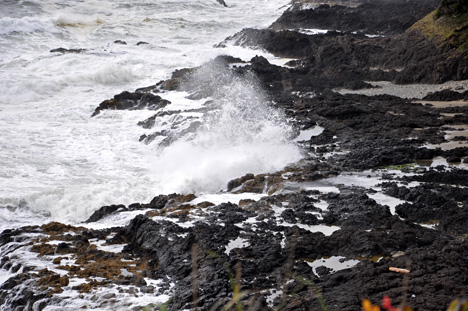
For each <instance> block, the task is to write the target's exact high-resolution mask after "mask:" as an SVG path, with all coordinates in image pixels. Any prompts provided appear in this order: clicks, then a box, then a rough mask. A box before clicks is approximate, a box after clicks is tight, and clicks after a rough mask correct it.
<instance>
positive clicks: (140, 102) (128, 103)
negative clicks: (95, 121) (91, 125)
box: [92, 92, 170, 117]
mask: <svg viewBox="0 0 468 311" xmlns="http://www.w3.org/2000/svg"><path fill="white" fill-rule="evenodd" d="M168 104H170V102H169V101H168V100H165V99H162V98H161V97H160V96H157V95H153V94H151V93H141V92H135V93H130V92H122V93H120V94H118V95H115V96H114V98H112V99H109V100H105V101H103V102H102V103H101V104H100V105H99V107H97V108H96V109H95V110H94V113H93V115H92V117H94V116H96V115H98V114H99V113H100V112H101V111H102V110H105V109H114V110H137V109H150V110H156V109H160V108H163V107H165V106H167V105H168Z"/></svg>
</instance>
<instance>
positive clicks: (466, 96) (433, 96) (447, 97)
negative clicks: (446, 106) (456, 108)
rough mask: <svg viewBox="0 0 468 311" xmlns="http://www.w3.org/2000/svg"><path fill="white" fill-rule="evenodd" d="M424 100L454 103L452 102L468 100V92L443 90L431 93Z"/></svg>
mask: <svg viewBox="0 0 468 311" xmlns="http://www.w3.org/2000/svg"><path fill="white" fill-rule="evenodd" d="M423 100H431V101H432V100H433V101H452V100H468V91H465V92H463V93H460V92H455V91H452V90H442V91H439V92H434V93H429V94H427V95H426V96H424V97H423Z"/></svg>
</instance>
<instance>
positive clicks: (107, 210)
mask: <svg viewBox="0 0 468 311" xmlns="http://www.w3.org/2000/svg"><path fill="white" fill-rule="evenodd" d="M125 210H127V207H126V206H125V205H109V206H103V207H101V208H100V209H98V210H97V211H95V212H94V213H93V214H92V215H91V216H90V217H89V218H88V220H86V222H87V223H90V222H95V221H98V220H100V219H102V218H104V217H106V216H107V215H110V214H113V213H115V212H117V211H125Z"/></svg>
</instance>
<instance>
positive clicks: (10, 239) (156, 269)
mask: <svg viewBox="0 0 468 311" xmlns="http://www.w3.org/2000/svg"><path fill="white" fill-rule="evenodd" d="M344 2H346V1H344ZM344 2H343V4H345V3H344ZM399 3H400V2H399ZM221 4H222V3H221ZM347 4H349V3H347ZM400 4H401V5H395V3H393V2H390V1H383V0H382V1H373V2H369V1H367V2H364V3H362V4H357V5H356V6H353V7H351V6H346V7H345V6H333V5H330V6H323V5H322V6H319V7H317V8H316V9H307V10H302V9H301V7H300V6H294V7H292V8H291V9H290V10H288V11H287V12H285V14H284V15H283V16H282V17H281V18H280V19H279V20H278V21H277V23H275V24H274V25H273V26H272V27H271V29H266V30H251V29H250V30H244V31H243V32H241V33H239V34H236V35H234V36H233V37H231V38H229V39H228V40H226V41H225V42H223V43H222V44H242V45H244V46H250V47H255V48H264V49H266V50H268V51H270V52H272V53H275V54H277V55H280V56H283V57H290V58H297V60H295V61H291V62H290V63H288V65H289V66H277V65H273V64H270V63H269V62H268V60H267V59H265V58H263V57H254V58H252V59H251V60H248V61H243V60H240V59H236V58H234V57H230V56H222V57H218V58H217V59H215V60H213V61H212V62H210V63H208V64H205V65H204V66H205V67H203V66H202V67H200V68H195V69H193V68H189V69H182V70H178V71H176V72H174V73H173V75H172V77H171V79H168V80H167V81H161V82H159V83H158V84H156V85H154V86H150V87H147V88H141V89H139V90H137V91H135V92H123V93H121V94H118V95H116V96H114V98H113V99H111V100H108V101H105V102H103V103H101V105H99V107H97V108H96V111H95V112H94V115H97V114H99V113H101V112H102V111H104V110H106V109H154V110H157V112H156V114H155V115H154V116H153V117H151V118H149V119H147V120H142V121H141V122H140V123H139V125H140V126H142V127H143V128H144V129H148V130H151V129H152V128H153V127H154V126H155V124H156V123H157V121H158V120H159V119H162V118H169V117H170V118H177V117H178V116H179V115H180V113H181V111H176V110H170V109H169V108H170V105H171V103H170V102H169V101H167V100H164V99H163V97H164V92H169V91H173V90H182V91H186V92H187V93H188V94H189V95H188V96H189V98H191V99H193V100H206V105H205V107H204V108H203V109H198V110H190V109H188V110H186V111H184V112H188V113H205V112H206V111H209V110H210V109H211V108H210V105H211V101H212V99H211V97H212V96H213V94H214V93H215V92H216V87H215V86H214V85H213V84H212V83H210V81H209V80H207V81H201V82H200V83H198V84H191V83H189V80H190V79H189V77H190V76H191V75H194V74H196V72H197V71H200V70H204V68H209V69H210V70H211V69H215V70H213V71H214V72H221V70H216V69H221V68H223V70H224V69H226V68H229V69H230V70H232V72H233V75H234V76H235V77H237V78H240V79H242V78H243V77H246V76H249V75H252V74H254V75H255V76H256V77H257V78H258V80H259V81H260V83H261V85H262V86H263V87H264V89H265V90H267V91H268V95H269V96H270V98H269V99H271V101H272V105H273V106H275V107H276V108H278V109H281V110H282V111H284V114H285V115H286V116H287V117H288V118H289V119H290V120H291V121H290V122H291V123H292V124H293V126H294V127H295V131H296V134H297V135H299V133H301V132H303V131H305V130H309V129H312V128H314V127H321V128H323V131H321V133H320V134H317V135H312V134H311V135H310V136H308V138H307V139H305V140H301V141H299V142H298V144H299V145H300V146H301V148H302V150H303V153H304V158H303V159H302V160H301V161H299V162H298V163H295V164H293V165H290V166H288V167H286V168H284V169H283V170H282V171H279V172H275V173H270V174H256V175H255V174H246V175H244V176H239V177H238V178H235V179H233V180H231V181H230V182H229V183H228V184H227V185H226V186H225V190H224V191H225V192H226V193H229V194H236V195H240V196H241V197H240V198H239V199H237V200H228V199H226V200H225V202H223V203H213V202H209V201H201V202H200V201H195V200H197V197H196V196H195V195H194V194H170V195H157V194H155V195H156V196H155V197H154V199H153V200H151V201H150V202H147V203H134V204H130V205H128V206H126V205H118V204H116V205H112V206H104V207H102V208H101V209H99V210H98V211H96V212H95V213H94V214H93V215H91V216H90V218H89V219H88V220H87V221H86V224H83V227H79V226H70V225H64V224H60V223H50V224H46V225H43V226H32V227H23V228H20V229H15V230H5V231H3V232H2V233H1V234H0V247H1V249H2V258H1V261H0V268H1V269H3V270H4V271H9V272H10V273H11V277H10V278H9V279H8V280H6V281H5V282H4V283H3V284H2V285H1V287H0V300H2V301H6V302H7V303H8V305H9V306H11V309H12V310H14V309H15V308H17V309H18V310H19V309H25V310H42V309H44V308H45V307H46V306H47V305H54V303H56V302H57V300H60V299H62V300H63V299H66V298H69V299H73V297H72V296H73V294H70V293H79V295H82V296H83V297H88V296H86V295H88V294H89V295H94V296H91V297H95V298H93V299H94V300H92V299H91V298H90V300H89V301H92V303H91V302H89V303H88V302H83V303H82V305H81V306H80V307H82V308H88V309H93V308H99V307H108V308H122V306H124V307H129V308H130V306H129V305H126V303H128V302H126V301H125V300H127V299H128V297H143V296H144V297H146V296H148V295H150V296H151V297H154V298H155V299H156V297H159V296H162V295H167V299H168V300H169V302H168V306H167V307H168V308H169V310H183V309H198V310H210V309H212V308H213V307H214V309H216V310H218V309H221V307H223V306H226V305H228V304H229V303H230V302H231V301H232V299H233V296H234V292H235V291H236V290H238V289H239V288H240V290H241V292H242V297H241V299H240V301H239V303H240V305H241V306H242V308H244V310H278V309H279V310H323V304H325V306H326V308H328V310H360V305H361V301H362V299H364V298H369V299H371V300H372V301H373V302H378V301H380V300H381V299H382V297H383V296H385V295H387V296H390V297H391V298H392V299H393V300H394V302H395V304H399V303H401V302H406V303H407V304H408V305H410V306H412V307H413V308H414V309H415V310H434V311H435V310H443V309H445V308H446V307H447V306H448V304H449V303H450V301H451V300H453V299H454V298H458V297H463V296H464V295H466V293H467V291H468V278H467V275H468V261H467V260H466V258H467V256H468V240H467V234H468V229H467V228H468V226H467V224H468V203H467V202H468V201H467V200H468V192H467V190H466V189H467V188H466V186H468V184H467V183H468V173H467V172H468V170H467V166H466V164H464V163H463V162H465V163H466V159H467V158H468V147H467V146H466V144H465V145H461V146H459V147H458V148H452V149H446V148H442V147H441V146H442V145H441V144H442V143H450V142H453V141H457V142H462V143H463V142H464V140H463V139H461V138H450V137H448V136H447V133H448V132H450V133H452V132H453V131H455V132H456V131H458V130H460V133H462V132H463V131H462V130H463V126H466V125H467V124H468V119H467V117H466V114H467V113H468V111H466V107H464V106H463V105H461V106H458V107H446V108H437V107H434V106H433V105H427V104H417V103H414V102H412V101H411V100H409V99H403V98H400V97H397V96H390V95H379V96H364V95H351V94H348V95H342V94H339V93H336V92H333V91H332V89H333V88H335V87H348V88H363V87H369V86H370V85H369V84H368V83H367V82H365V81H372V80H374V81H375V80H387V81H395V82H399V83H409V82H423V81H425V82H431V83H435V82H437V83H438V82H442V81H445V80H449V79H464V78H467V77H468V71H467V70H466V68H467V67H466V65H467V62H466V58H464V57H465V56H466V55H465V54H463V53H461V54H460V53H457V54H455V52H454V51H449V50H444V49H442V50H440V49H438V48H435V47H434V45H432V44H431V42H429V41H427V40H426V39H425V38H424V36H422V35H421V34H420V33H419V34H418V33H417V32H416V31H415V30H407V29H408V27H410V26H411V24H412V23H414V22H415V21H416V20H418V19H419V18H421V17H422V16H424V15H425V14H426V13H429V12H430V11H432V10H434V9H435V8H436V7H437V5H438V3H437V2H435V1H429V0H428V1H402V2H401V3H400ZM382 8H389V9H388V10H385V11H382ZM375 12H381V13H382V12H383V13H382V14H380V15H379V16H378V18H375V19H374V20H369V19H368V16H375ZM345 13H346V14H349V18H348V17H347V18H343V19H337V18H335V17H337V16H343V15H344V14H345ZM330 16H332V17H334V18H331V17H330ZM312 17H313V18H312ZM364 19H365V20H364ZM327 23H331V24H327ZM328 25H329V27H330V28H333V29H337V30H343V32H329V33H327V34H318V35H310V34H307V33H303V32H298V31H294V30H287V31H278V29H289V28H311V27H318V28H328ZM350 31H364V32H366V33H368V34H369V33H374V34H375V33H378V34H385V35H392V36H386V37H375V38H374V37H372V38H371V37H369V36H366V35H364V34H361V33H358V34H353V33H350ZM410 42H411V44H410ZM448 55H450V56H453V57H452V58H450V59H447V57H448ZM215 77H216V79H220V80H221V81H222V79H223V78H224V77H223V76H222V75H216V76H215ZM158 92H160V93H161V94H159V95H161V97H160V96H159V95H156V93H158ZM463 99H466V92H454V91H440V92H435V93H432V94H429V95H428V96H426V97H425V98H424V100H426V101H452V100H457V101H459V100H463ZM166 107H168V109H166ZM187 120H188V121H187ZM192 121H193V120H191V119H189V118H187V119H184V120H182V121H179V122H178V123H174V124H175V125H174V128H176V127H178V126H180V127H181V128H182V129H183V130H182V131H181V132H179V134H178V135H179V136H176V135H174V136H171V135H172V134H171V131H170V130H169V129H168V130H160V131H157V132H154V133H151V134H148V135H147V136H145V137H142V138H141V140H142V141H144V142H145V143H153V142H154V141H155V140H156V139H160V140H159V144H160V146H164V145H170V144H171V143H172V142H174V141H175V140H176V139H178V138H179V137H180V136H181V135H186V134H187V135H188V134H189V133H191V132H193V131H196V129H197V128H198V127H199V126H201V125H200V123H196V122H192ZM457 126H458V127H460V126H461V129H458V128H457ZM174 128H173V129H174ZM184 131H186V132H184ZM180 133H182V134H180ZM454 137H463V136H462V135H461V134H460V135H458V136H457V135H454ZM449 162H450V163H451V164H449ZM442 164H443V165H442ZM245 193H249V194H263V195H264V196H263V197H261V198H260V197H256V199H250V198H249V199H247V198H242V194H245ZM223 194H225V193H223ZM117 203H118V202H117ZM136 214H139V215H138V216H135V215H136ZM125 215H132V216H131V217H130V216H128V217H129V222H128V224H126V225H123V226H119V227H114V228H107V229H91V228H92V226H93V225H96V226H99V225H101V224H102V221H103V220H106V219H107V220H112V219H116V218H113V217H125ZM25 254H33V255H32V257H34V258H37V259H38V262H41V263H44V262H46V263H47V268H43V267H39V265H38V266H37V267H36V266H35V265H34V264H27V261H23V260H21V257H22V256H24V255H25ZM389 267H399V268H407V269H409V270H410V273H408V274H400V273H396V272H393V271H390V270H389ZM59 294H60V295H61V296H60V297H61V298H58V297H59V296H58V295H59ZM67 295H68V296H67ZM126 295H127V296H126ZM155 305H157V303H155ZM133 307H134V308H135V309H141V307H143V305H139V306H136V307H135V305H133ZM133 307H132V308H133ZM28 308H29V309H28Z"/></svg>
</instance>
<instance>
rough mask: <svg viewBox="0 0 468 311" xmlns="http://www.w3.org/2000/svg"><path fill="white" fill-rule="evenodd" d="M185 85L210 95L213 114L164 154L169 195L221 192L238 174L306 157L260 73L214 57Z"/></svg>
mask: <svg viewBox="0 0 468 311" xmlns="http://www.w3.org/2000/svg"><path fill="white" fill-rule="evenodd" d="M181 88H182V89H184V90H186V91H188V92H191V94H192V96H195V97H206V98H207V103H206V104H205V107H206V108H207V109H208V112H206V113H205V114H204V116H203V117H202V122H201V126H199V127H198V128H197V129H196V130H195V132H194V133H191V134H190V135H186V136H184V137H181V138H179V139H178V140H176V141H175V142H173V143H172V144H171V145H169V146H167V147H166V148H164V149H163V150H162V151H159V152H158V155H157V156H156V158H155V160H154V163H153V170H154V173H155V174H157V175H158V177H159V179H160V185H159V186H160V187H159V188H160V189H162V191H163V192H164V193H170V192H183V193H187V192H195V193H206V192H215V191H220V190H222V189H224V188H225V187H226V185H227V183H228V182H229V180H231V179H233V178H236V177H239V176H242V175H244V174H246V173H254V174H258V173H267V172H274V171H277V170H280V169H282V168H284V167H285V166H286V165H288V164H290V163H293V162H296V161H298V160H299V159H300V158H301V153H300V151H299V149H298V147H297V146H296V145H295V144H294V143H292V142H291V137H292V128H291V127H290V126H289V125H288V123H287V121H286V118H285V116H284V114H283V113H282V112H281V111H280V110H278V109H275V108H273V107H272V106H271V103H270V102H269V101H268V98H267V96H266V94H265V92H264V91H263V89H262V88H261V86H260V83H259V82H258V81H257V78H256V77H255V75H254V74H252V73H250V72H248V73H245V74H242V75H240V74H237V73H235V72H234V71H233V70H232V69H229V67H228V66H227V65H226V64H223V63H222V62H219V61H213V62H210V63H208V64H206V65H204V66H201V67H200V68H198V69H197V70H195V72H194V73H192V74H191V75H190V77H189V78H188V79H187V80H186V81H185V82H184V83H183V84H182V85H181Z"/></svg>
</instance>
